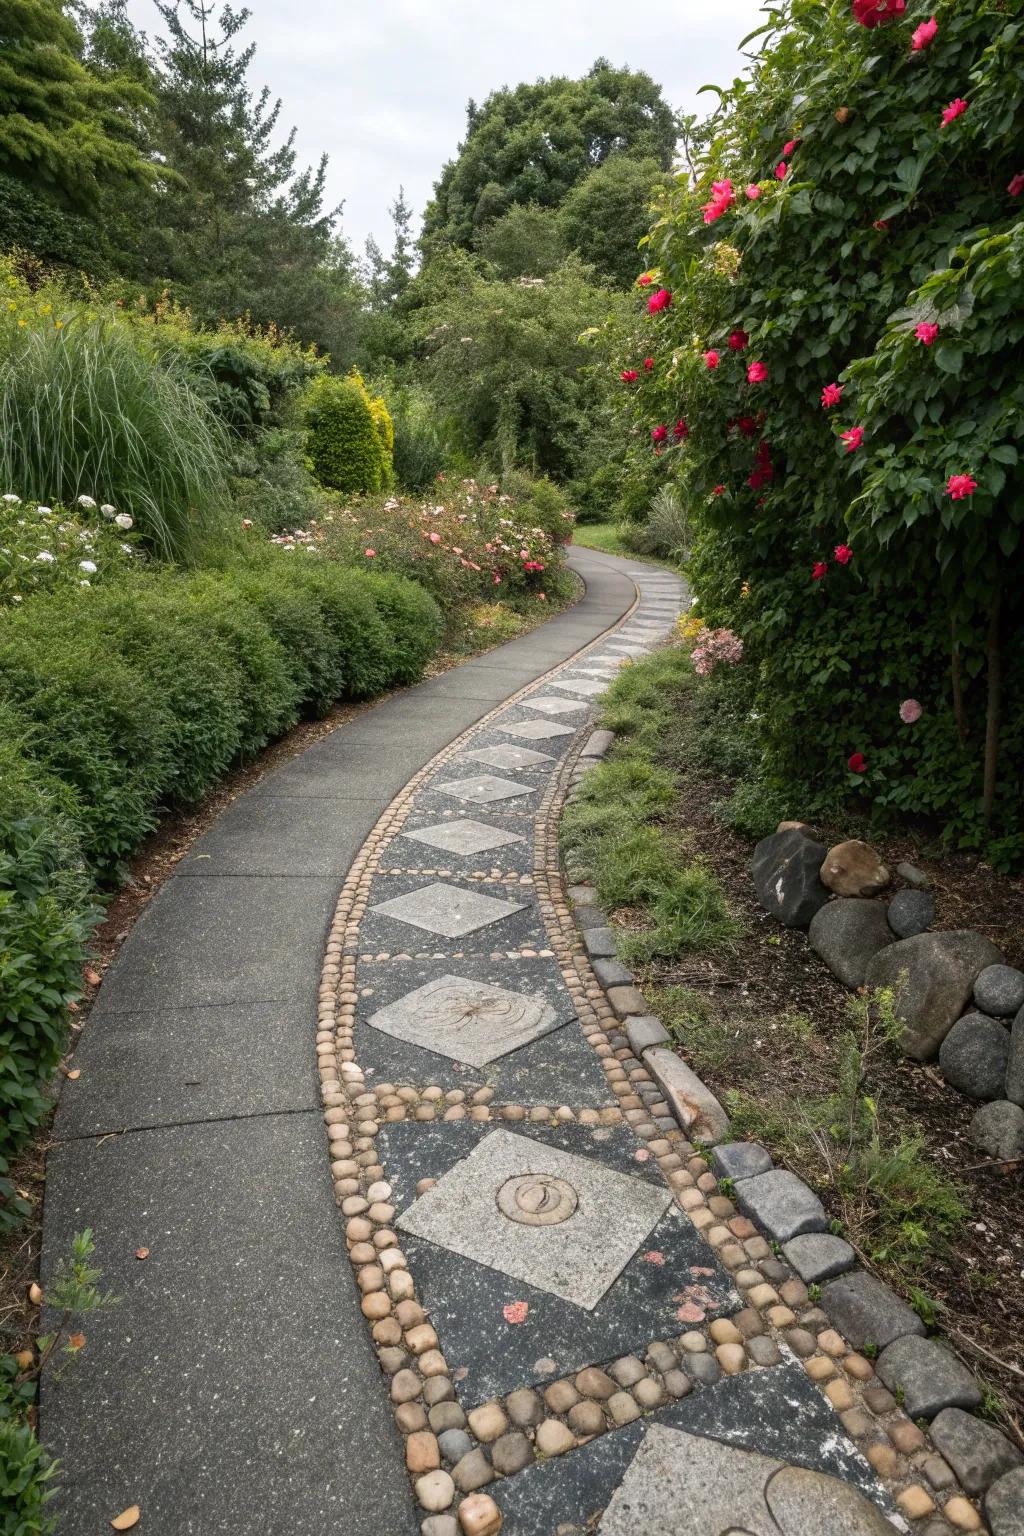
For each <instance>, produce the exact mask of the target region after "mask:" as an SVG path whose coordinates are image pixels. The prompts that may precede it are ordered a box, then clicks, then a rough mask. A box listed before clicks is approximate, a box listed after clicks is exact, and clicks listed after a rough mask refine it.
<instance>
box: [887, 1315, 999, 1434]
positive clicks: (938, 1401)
mask: <svg viewBox="0 0 1024 1536" xmlns="http://www.w3.org/2000/svg"><path fill="white" fill-rule="evenodd" d="M877 1369H878V1374H879V1376H880V1377H881V1378H882V1380H883V1381H884V1382H885V1385H886V1386H887V1387H888V1388H889V1390H890V1391H891V1392H896V1391H898V1390H902V1392H903V1406H904V1408H905V1409H906V1411H907V1413H908V1414H909V1415H910V1417H911V1418H912V1419H934V1417H935V1415H936V1414H937V1413H941V1411H942V1409H943V1408H977V1407H978V1405H979V1404H980V1402H981V1393H980V1392H979V1391H978V1383H977V1382H976V1381H975V1379H974V1377H973V1376H972V1375H971V1373H970V1371H969V1370H968V1369H967V1367H966V1366H965V1365H962V1364H961V1362H960V1361H959V1360H958V1359H957V1357H956V1355H954V1354H953V1351H952V1350H950V1349H946V1348H944V1346H943V1345H941V1344H937V1343H936V1342H935V1340H934V1339H919V1338H916V1337H915V1335H914V1334H912V1333H908V1334H907V1335H906V1336H905V1337H904V1338H902V1339H896V1340H895V1341H894V1342H893V1343H892V1344H890V1345H889V1346H888V1347H887V1348H886V1349H883V1350H882V1353H881V1354H880V1355H879V1357H878V1367H877Z"/></svg>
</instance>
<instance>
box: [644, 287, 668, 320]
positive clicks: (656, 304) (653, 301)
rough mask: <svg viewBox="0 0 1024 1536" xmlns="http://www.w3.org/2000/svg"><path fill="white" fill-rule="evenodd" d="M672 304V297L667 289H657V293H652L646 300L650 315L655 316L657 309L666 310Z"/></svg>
mask: <svg viewBox="0 0 1024 1536" xmlns="http://www.w3.org/2000/svg"><path fill="white" fill-rule="evenodd" d="M671 303H672V295H671V293H669V291H668V289H667V288H659V289H658V291H657V293H652V294H651V296H650V298H649V299H648V300H647V308H648V311H649V312H650V314H652V315H656V314H657V313H658V311H659V309H668V307H669V305H670V304H671Z"/></svg>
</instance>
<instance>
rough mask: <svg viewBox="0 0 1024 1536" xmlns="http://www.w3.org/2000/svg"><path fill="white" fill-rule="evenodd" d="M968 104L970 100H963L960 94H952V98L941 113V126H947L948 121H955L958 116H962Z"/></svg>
mask: <svg viewBox="0 0 1024 1536" xmlns="http://www.w3.org/2000/svg"><path fill="white" fill-rule="evenodd" d="M969 106H970V102H969V101H964V99H963V97H962V96H954V98H953V100H952V101H951V102H950V104H949V106H948V107H945V108H944V109H943V113H942V126H943V128H945V127H947V126H948V125H949V124H950V123H955V122H956V120H957V118H958V117H963V115H964V113H965V112H966V111H967V108H968V107H969Z"/></svg>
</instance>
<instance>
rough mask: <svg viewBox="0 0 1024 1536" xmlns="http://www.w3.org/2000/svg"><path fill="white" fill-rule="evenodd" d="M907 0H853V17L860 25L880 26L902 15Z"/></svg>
mask: <svg viewBox="0 0 1024 1536" xmlns="http://www.w3.org/2000/svg"><path fill="white" fill-rule="evenodd" d="M906 8H907V0H853V19H854V21H859V22H860V24H861V26H862V27H882V26H885V25H886V24H887V23H888V22H890V21H895V20H896V18H897V16H902V15H903V12H904V11H905V10H906Z"/></svg>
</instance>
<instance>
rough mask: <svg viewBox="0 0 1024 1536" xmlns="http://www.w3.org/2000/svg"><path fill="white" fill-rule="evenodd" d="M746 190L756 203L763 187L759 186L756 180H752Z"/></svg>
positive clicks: (751, 199)
mask: <svg viewBox="0 0 1024 1536" xmlns="http://www.w3.org/2000/svg"><path fill="white" fill-rule="evenodd" d="M744 191H745V192H746V194H747V196H748V197H749V198H750V201H751V202H752V203H756V202H757V200H758V198H759V197H760V196H761V188H760V187H759V186H758V184H757V182H756V181H752V182H751V183H750V185H749V186H748V187H745V188H744Z"/></svg>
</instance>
